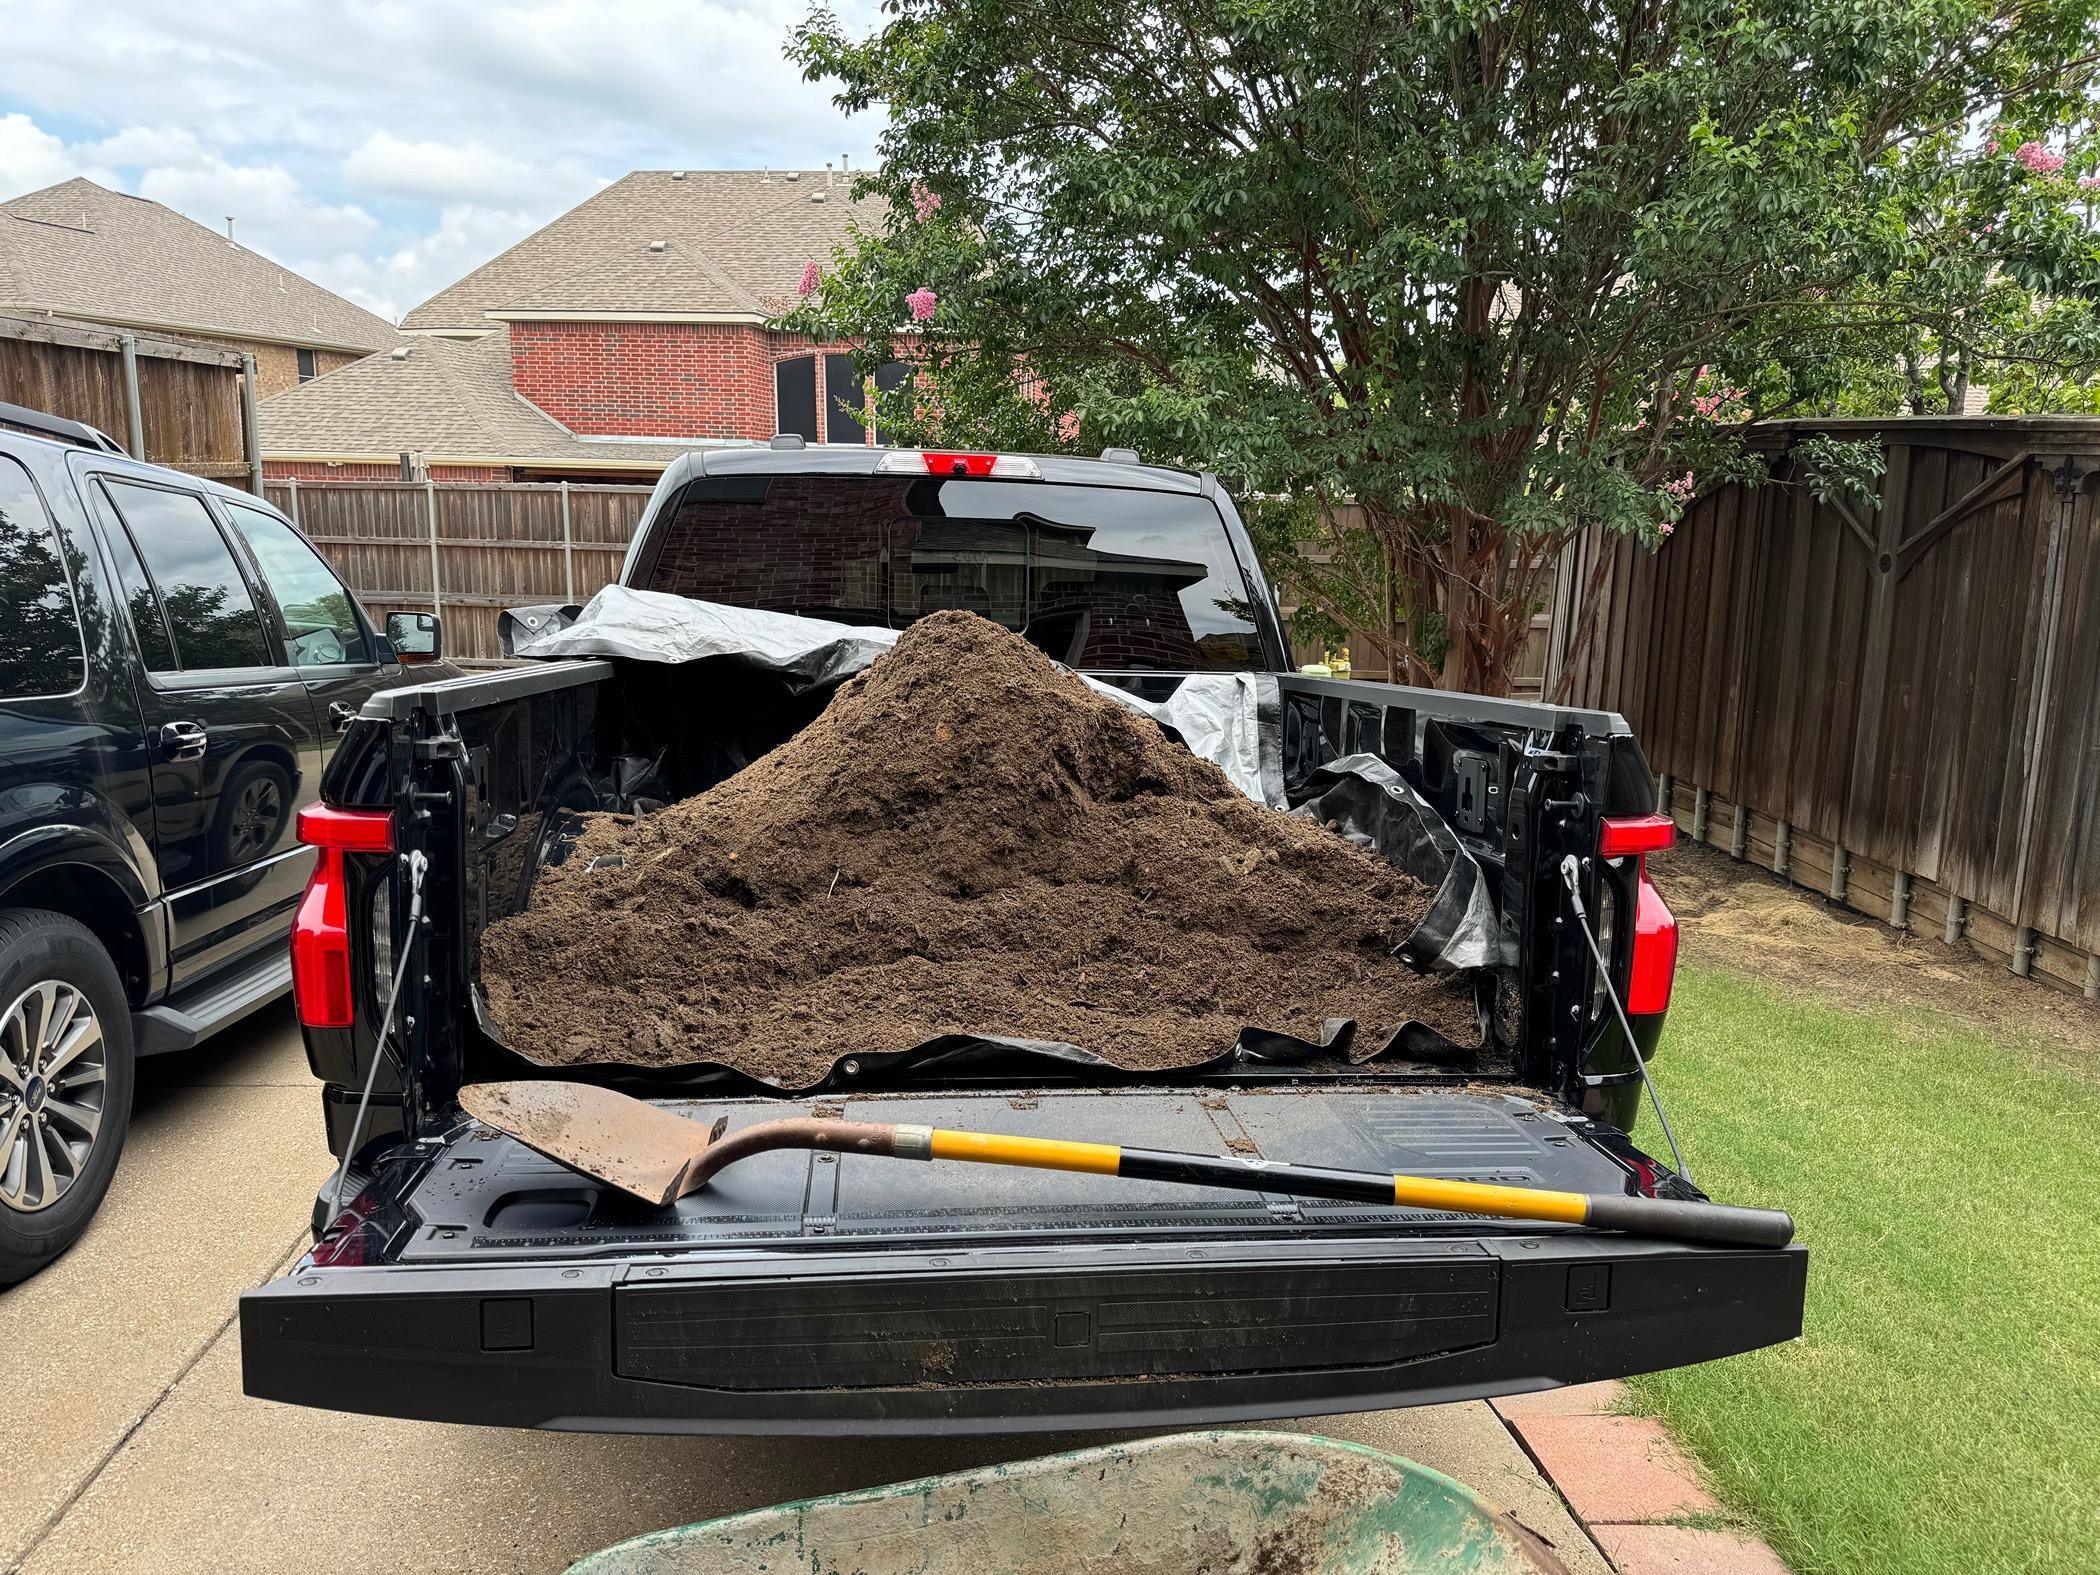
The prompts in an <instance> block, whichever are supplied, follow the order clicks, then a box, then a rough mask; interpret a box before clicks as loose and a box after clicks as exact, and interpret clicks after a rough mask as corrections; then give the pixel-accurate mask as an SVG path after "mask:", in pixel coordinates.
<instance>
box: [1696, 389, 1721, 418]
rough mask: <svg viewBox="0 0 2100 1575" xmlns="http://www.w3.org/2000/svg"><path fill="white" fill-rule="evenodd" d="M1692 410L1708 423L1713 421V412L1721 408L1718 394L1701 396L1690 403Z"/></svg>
mask: <svg viewBox="0 0 2100 1575" xmlns="http://www.w3.org/2000/svg"><path fill="white" fill-rule="evenodd" d="M1692 408H1693V409H1694V410H1696V411H1698V412H1699V414H1700V415H1702V416H1705V417H1706V418H1707V419H1708V420H1709V421H1710V420H1712V419H1713V414H1714V412H1715V411H1717V410H1719V409H1720V408H1721V396H1720V395H1719V394H1701V395H1700V396H1699V397H1698V398H1697V399H1694V400H1693V401H1692Z"/></svg>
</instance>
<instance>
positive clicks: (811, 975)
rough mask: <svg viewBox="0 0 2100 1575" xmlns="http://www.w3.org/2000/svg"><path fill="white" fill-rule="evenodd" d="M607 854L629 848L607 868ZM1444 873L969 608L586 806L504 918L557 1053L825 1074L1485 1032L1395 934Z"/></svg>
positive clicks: (1407, 926)
mask: <svg viewBox="0 0 2100 1575" xmlns="http://www.w3.org/2000/svg"><path fill="white" fill-rule="evenodd" d="M607 855H617V856H618V858H619V860H620V861H621V862H619V863H617V864H616V865H601V867H600V868H598V869H596V870H592V869H589V868H587V866H589V865H590V864H592V863H593V862H594V861H600V860H603V859H605V858H606V856H607ZM1431 896H1432V894H1431V893H1430V892H1429V891H1428V890H1427V889H1426V888H1424V887H1423V886H1422V885H1421V884H1420V883H1419V882H1417V881H1415V880H1413V879H1411V878H1409V877H1408V876H1407V875H1405V874H1403V873H1401V872H1400V871H1398V870H1395V869H1393V868H1392V867H1391V866H1389V865H1388V864H1386V863H1385V862H1384V861H1383V860H1382V859H1380V858H1378V857H1377V856H1376V855H1374V854H1371V853H1367V852H1365V851H1363V850H1362V849H1359V848H1357V847H1354V846H1352V845H1351V844H1350V843H1348V842H1346V841H1344V840H1343V839H1342V838H1340V837H1338V836H1336V835H1334V834H1333V833H1332V832H1330V831H1328V830H1326V829H1325V828H1323V827H1320V826H1318V825H1315V824H1312V823H1310V822H1308V821H1306V820H1303V819H1297V818H1293V817H1291V816H1288V815H1284V814H1281V813H1279V812H1277V811H1275V810H1271V809H1268V808H1265V807H1263V806H1262V805H1259V804H1256V803H1254V802H1252V801H1251V800H1249V799H1247V798H1246V797H1245V796H1244V795H1242V794H1241V793H1240V792H1239V791H1238V790H1237V789H1236V788H1234V787H1233V785H1232V784H1231V782H1230V781H1228V780H1227V778H1226V777H1225V775H1224V773H1223V772H1221V771H1220V770H1218V768H1217V767H1216V766H1214V765H1212V764H1211V763H1210V762H1208V761H1206V760H1201V759H1199V758H1197V757H1196V756H1194V755H1192V754H1190V753H1189V752H1188V751H1187V750H1185V749H1183V748H1181V747H1180V746H1179V745H1178V744H1176V743H1174V742H1173V741H1172V740H1171V739H1169V738H1168V737H1167V736H1166V735H1165V734H1164V733H1162V732H1161V731H1160V729H1159V727H1158V726H1157V724H1155V723H1153V722H1151V721H1150V720H1148V719H1146V718H1145V717H1143V716H1141V715H1139V714H1137V713H1135V712H1133V711H1131V710H1130V709H1129V708H1127V707H1125V706H1122V705H1120V704H1118V703H1117V702H1115V701H1114V700H1111V699H1108V698H1107V697H1105V696H1102V695H1099V694H1096V693H1095V692H1094V691H1093V690H1091V689H1089V688H1088V687H1087V686H1086V685H1085V684H1084V683H1082V682H1081V681H1080V680H1079V679H1077V678H1075V677H1073V676H1072V675H1071V674H1069V673H1066V672H1063V671H1061V670H1059V669H1058V668H1056V667H1055V666H1053V665H1052V664H1051V663H1050V661H1049V660H1048V659H1047V658H1046V657H1044V656H1043V655H1042V654H1041V653H1040V652H1039V651H1037V650H1036V649H1035V648H1034V647H1033V646H1031V645H1029V644H1028V643H1027V642H1026V641H1025V640H1022V639H1021V638H1019V637H1018V636H1016V635H1014V634H1011V633H1009V632H1008V631H1007V630H1005V629H1002V628H1000V627H999V626H998V625H997V624H994V623H991V622H989V621H987V620H985V619H983V618H979V617H977V616H976V615H975V614H973V613H967V612H942V613H936V614H934V615H932V616H930V617H927V618H924V619H921V620H920V621H919V622H918V623H915V624H914V625H912V626H911V628H910V629H908V630H907V631H906V632H905V633H904V634H903V636H902V637H901V638H900V639H899V641H898V643H897V645H896V647H895V648H894V649H893V650H892V651H891V652H889V653H888V654H886V655H885V656H883V657H882V658H881V659H880V660H878V661H877V662H875V663H874V665H873V666H871V667H870V668H868V669H867V671H865V672H863V673H861V674H860V675H859V676H857V677H855V678H853V679H851V680H850V681H848V682H847V683H846V684H844V685H843V686H841V688H840V690H839V692H838V694H837V695H836V696H835V697H834V698H833V700H832V702H831V704H830V706H829V707H828V708H827V709H826V710H825V711H824V712H823V713H822V715H820V716H819V717H818V718H817V719H816V720H815V721H814V722H813V723H812V724H811V725H810V726H808V727H807V728H805V729H803V731H802V732H800V733H798V734H797V735H795V737H794V738H792V739H790V740H789V741H788V742H787V743H786V744H784V745H782V746H781V747H780V748H778V749H776V750H774V751H773V752H772V753H770V754H768V755H766V756H764V757H762V758H761V759H759V760H757V761H755V762H754V763H753V764H751V765H749V766H747V767H746V768H745V769H744V770H742V771H740V772H738V773H737V774H736V775H735V776H733V777H731V778H729V779H728V780H727V781H725V782H723V783H721V784H719V785H718V786H716V787H714V788H713V789H711V790H709V791H708V792H706V793H703V794H701V795H699V796H697V797H694V798H690V799H686V800H684V801H682V802H680V803H677V804H674V805H672V806H670V807H669V808H667V809H664V810H662V811H660V812H658V813H655V814H652V815H648V816H646V817H644V818H642V819H641V820H640V821H635V820H633V819H630V818H628V817H626V816H613V815H594V816H591V817H588V824H587V827H586V829H585V831H584V833H583V835H582V836H581V837H580V838H579V839H578V842H577V845H576V847H575V849H574V851H573V852H572V853H571V854H570V856H569V857H568V858H567V859H566V860H565V861H564V862H563V863H562V864H560V865H557V866H554V867H552V868H550V869H548V870H547V871H545V872H544V873H543V874H542V876H541V877H540V880H539V882H538V884H537V886H536V888H535V891H534V894H533V899H532V902H531V903H530V905H529V906H528V908H527V910H526V911H525V912H524V913H522V914H520V915H517V916H515V917H512V918H508V919H505V920H503V921H501V922H499V923H496V924H493V925H491V926H490V928H489V930H488V932H487V933H486V935H485V936H484V938H483V941H482V951H481V968H482V978H483V981H484V984H485V986H486V989H487V993H488V1000H489V1005H490V1008H491V1010H492V1011H493V1013H494V1016H495V1020H496V1024H497V1027H498V1029H499V1031H500V1032H501V1033H502V1035H503V1037H504V1039H505V1041H506V1042H507V1043H509V1044H510V1045H512V1046H513V1047H514V1048H516V1049H518V1050H520V1051H521V1052H524V1053H526V1054H529V1055H532V1056H534V1057H535V1058H537V1059H541V1060H543V1061H546V1062H549V1063H551V1064H563V1065H566V1064H574V1063H578V1062H590V1061H615V1062H624V1063H630V1064H643V1065H663V1066H668V1065H683V1064H691V1063H693V1062H697V1061H714V1062H720V1063H722V1064H725V1065H728V1066H733V1067H735V1068H737V1069H739V1070H741V1071H744V1072H747V1073H750V1074H752V1075H754V1076H757V1077H762V1078H765V1079H767V1080H769V1081H773V1082H776V1083H781V1084H787V1085H803V1084H807V1083H810V1082H813V1081H815V1080H816V1079H817V1078H819V1077H821V1076H822V1075H823V1074H824V1073H825V1072H826V1071H827V1070H828V1069H829V1067H830V1066H831V1065H832V1063H833V1062H834V1061H836V1060H837V1059H838V1058H840V1057H841V1056H845V1055H850V1054H854V1053H858V1052H866V1051H884V1050H902V1049H907V1048H909V1047H911V1046H913V1045H916V1044H920V1043H923V1042H924V1041H926V1040H928V1039H931V1038H934V1037H936V1036H938V1035H941V1034H947V1033H965V1034H983V1035H988V1036H989V1035H998V1036H1010V1037H1017V1038H1028V1039H1049V1040H1059V1041H1064V1042H1067V1043H1071V1044H1076V1045H1079V1046H1081V1047H1083V1048H1085V1049H1087V1050H1091V1051H1093V1052H1095V1053H1096V1054H1098V1055H1101V1056H1103V1057H1106V1058H1107V1059H1109V1060H1111V1061H1113V1062H1115V1063H1116V1064H1118V1065H1120V1066H1124V1067H1129V1068H1133V1069H1150V1068H1161V1067H1170V1066H1180V1065H1188V1064H1191V1063H1194V1062H1198V1061H1203V1060H1207V1059H1209V1058H1211V1057H1213V1056H1216V1055H1219V1054H1221V1053H1222V1052H1224V1051H1226V1050H1228V1049H1229V1048H1231V1046H1232V1044H1233V1042H1234V1040H1235V1038H1236V1037H1237V1035H1238V1033H1239V1031H1240V1029H1241V1028H1242V1027H1244V1026H1249V1025H1252V1026H1258V1027H1262V1028H1268V1029H1277V1030H1282V1031H1285V1032H1289V1033H1294V1034H1298V1035H1301V1036H1303V1037H1306V1038H1314V1039H1316V1038H1318V1037H1319V1036H1320V1031H1321V1026H1322V1022H1323V1020H1324V1019H1326V1018H1329V1017H1353V1018H1355V1019H1356V1020H1357V1021H1358V1024H1359V1030H1358V1032H1359V1040H1358V1043H1359V1045H1363V1044H1371V1043H1382V1042H1384V1040H1385V1039H1386V1038H1387V1037H1388V1036H1389V1035H1390V1034H1391V1033H1392V1032H1393V1031H1394V1030H1396V1029H1397V1028H1399V1027H1400V1026H1401V1025H1403V1024H1405V1023H1407V1022H1409V1021H1419V1022H1422V1023H1426V1024H1427V1025H1428V1026H1430V1027H1432V1028H1434V1029H1436V1030H1437V1031H1439V1032H1440V1033H1443V1034H1444V1035H1446V1036H1447V1037H1449V1038H1451V1039H1453V1040H1455V1041H1457V1042H1458V1043H1460V1044H1464V1045H1471V1044H1474V1043H1476V1042H1477V1039H1478V1035H1477V1032H1476V1028H1475V1018H1474V1008H1473V1004H1472V993H1471V990H1470V988H1469V986H1467V985H1466V984H1465V983H1464V982H1463V981H1459V980H1454V979H1450V978H1446V977H1440V976H1431V977H1424V976H1421V975H1418V974H1416V973H1414V972H1413V971H1412V970H1411V969H1410V968H1409V967H1408V966H1407V965H1406V964H1405V963H1403V962H1401V961H1400V960H1399V959H1398V958H1396V957H1395V956H1394V955H1393V949H1394V948H1395V947H1397V946H1398V945H1400V943H1401V942H1402V941H1403V940H1405V939H1406V937H1407V936H1408V935H1409V934H1410V933H1412V931H1413V930H1414V928H1415V925H1416V923H1417V922H1418V921H1419V919H1420V918H1421V916H1422V913H1423V911H1424V910H1425V909H1426V907H1427V906H1428V904H1429V901H1430V898H1431Z"/></svg>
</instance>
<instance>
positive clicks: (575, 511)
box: [264, 481, 650, 665]
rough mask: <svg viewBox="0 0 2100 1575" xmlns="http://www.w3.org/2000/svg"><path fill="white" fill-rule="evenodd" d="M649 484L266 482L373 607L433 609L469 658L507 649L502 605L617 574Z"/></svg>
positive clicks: (582, 594) (566, 595) (376, 612)
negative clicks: (500, 632)
mask: <svg viewBox="0 0 2100 1575" xmlns="http://www.w3.org/2000/svg"><path fill="white" fill-rule="evenodd" d="M649 491H650V489H649V488H647V487H613V486H575V485H572V484H570V483H568V482H559V483H544V482H533V483H514V484H509V485H501V486H483V485H466V484H447V483H445V482H442V481H330V482H311V481H306V482H301V481H271V482H267V483H266V484H265V486H264V492H265V495H266V496H267V497H268V498H269V500H270V501H271V502H272V503H274V504H276V505H277V507H278V508H280V509H282V510H284V512H285V513H287V514H289V515H290V516H291V517H292V519H293V520H294V521H295V522H297V524H298V525H299V526H300V528H301V529H302V530H304V531H305V532H306V534H307V536H308V538H309V539H310V540H312V542H313V544H314V545H315V546H316V547H318V548H320V549H321V552H322V554H323V555H324V556H326V557H327V559H328V561H329V562H330V563H332V564H334V565H335V567H336V570H337V572H338V573H340V574H341V575H342V576H343V578H344V580H345V581H346V582H348V584H349V586H350V588H351V589H352V590H353V591H355V592H356V593H357V598H358V600H359V601H361V602H363V603H364V605H365V608H366V610H367V611H368V612H370V613H371V614H372V615H373V616H374V617H375V618H384V617H385V616H386V615H387V614H388V613H390V612H435V613H437V614H438V616H439V617H440V618H442V619H443V620H444V627H445V654H446V655H447V656H448V657H450V658H452V659H453V660H456V661H460V662H464V663H467V664H470V665H474V664H481V663H488V662H495V661H500V660H501V659H502V656H503V650H502V646H501V645H500V644H499V643H498V641H497V638H496V616H497V614H498V613H500V612H501V611H502V610H503V609H504V608H506V607H515V606H518V605H520V604H523V603H529V602H583V601H588V600H590V597H591V593H592V592H594V591H596V590H597V589H598V588H599V587H600V586H603V585H606V584H609V583H610V582H611V581H613V580H615V579H617V578H618V577H619V573H620V560H621V559H622V557H624V556H625V554H626V551H627V539H628V537H629V536H631V535H632V534H633V533H634V527H635V524H636V522H637V521H638V520H640V519H641V517H642V505H643V504H644V503H645V502H647V501H648V498H649Z"/></svg>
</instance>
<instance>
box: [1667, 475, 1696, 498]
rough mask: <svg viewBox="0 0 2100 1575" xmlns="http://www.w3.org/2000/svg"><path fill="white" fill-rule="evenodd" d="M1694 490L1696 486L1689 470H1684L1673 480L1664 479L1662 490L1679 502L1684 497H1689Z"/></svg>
mask: <svg viewBox="0 0 2100 1575" xmlns="http://www.w3.org/2000/svg"><path fill="white" fill-rule="evenodd" d="M1696 490H1697V488H1696V486H1695V485H1694V483H1693V481H1692V473H1691V472H1690V471H1686V472H1685V473H1684V474H1683V475H1682V476H1679V477H1678V478H1677V479H1676V480H1675V481H1666V482H1664V483H1663V491H1665V492H1667V493H1669V495H1670V496H1671V497H1673V498H1675V499H1676V500H1677V501H1678V502H1679V503H1682V502H1684V501H1685V500H1686V499H1688V498H1690V497H1691V495H1692V493H1693V492H1694V491H1696Z"/></svg>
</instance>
